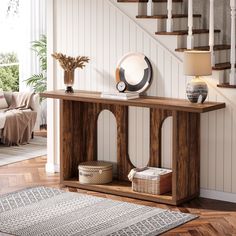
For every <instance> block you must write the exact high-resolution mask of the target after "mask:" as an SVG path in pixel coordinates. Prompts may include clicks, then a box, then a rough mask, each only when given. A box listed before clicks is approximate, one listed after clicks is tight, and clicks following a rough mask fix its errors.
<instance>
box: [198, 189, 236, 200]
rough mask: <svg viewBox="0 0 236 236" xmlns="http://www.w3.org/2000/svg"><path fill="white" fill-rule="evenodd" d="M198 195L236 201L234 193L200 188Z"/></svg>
mask: <svg viewBox="0 0 236 236" xmlns="http://www.w3.org/2000/svg"><path fill="white" fill-rule="evenodd" d="M200 197H204V198H209V199H215V200H220V201H226V202H233V203H236V193H226V192H220V191H214V190H208V189H201V190H200Z"/></svg>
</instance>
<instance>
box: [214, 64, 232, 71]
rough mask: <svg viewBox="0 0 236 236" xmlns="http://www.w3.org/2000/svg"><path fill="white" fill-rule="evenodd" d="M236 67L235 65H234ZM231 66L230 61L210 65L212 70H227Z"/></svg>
mask: <svg viewBox="0 0 236 236" xmlns="http://www.w3.org/2000/svg"><path fill="white" fill-rule="evenodd" d="M235 67H236V65H235ZM230 68H231V64H230V62H223V63H218V64H215V66H213V67H212V69H213V70H227V69H230Z"/></svg>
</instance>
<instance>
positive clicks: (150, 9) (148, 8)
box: [147, 0, 154, 16]
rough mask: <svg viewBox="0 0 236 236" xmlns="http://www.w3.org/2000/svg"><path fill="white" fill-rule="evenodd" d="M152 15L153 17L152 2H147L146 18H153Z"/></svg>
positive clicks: (150, 0)
mask: <svg viewBox="0 0 236 236" xmlns="http://www.w3.org/2000/svg"><path fill="white" fill-rule="evenodd" d="M153 15H154V6H153V1H152V0H149V1H148V2H147V16H153Z"/></svg>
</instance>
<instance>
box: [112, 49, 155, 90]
mask: <svg viewBox="0 0 236 236" xmlns="http://www.w3.org/2000/svg"><path fill="white" fill-rule="evenodd" d="M116 77H117V78H116V81H123V82H124V83H125V84H126V86H127V88H126V91H129V92H138V93H141V92H144V91H145V90H147V89H148V87H149V86H150V84H151V80H152V66H151V63H150V61H149V60H148V58H147V57H146V56H145V55H144V54H142V53H136V52H135V53H128V54H126V55H125V56H124V57H123V58H122V59H121V60H120V61H119V63H118V66H117V73H116Z"/></svg>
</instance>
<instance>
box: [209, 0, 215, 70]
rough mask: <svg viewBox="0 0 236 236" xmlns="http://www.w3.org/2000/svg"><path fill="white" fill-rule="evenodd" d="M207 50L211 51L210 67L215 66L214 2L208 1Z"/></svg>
mask: <svg viewBox="0 0 236 236" xmlns="http://www.w3.org/2000/svg"><path fill="white" fill-rule="evenodd" d="M209 48H210V51H211V65H212V66H215V53H214V0H210V20H209Z"/></svg>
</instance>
